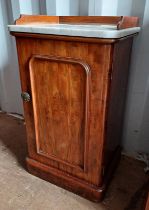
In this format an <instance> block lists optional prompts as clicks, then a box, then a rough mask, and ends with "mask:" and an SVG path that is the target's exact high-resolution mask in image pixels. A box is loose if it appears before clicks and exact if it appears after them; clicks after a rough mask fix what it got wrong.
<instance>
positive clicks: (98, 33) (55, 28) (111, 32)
mask: <svg viewBox="0 0 149 210" xmlns="http://www.w3.org/2000/svg"><path fill="white" fill-rule="evenodd" d="M8 28H9V31H13V32H21V33H37V34H51V35H65V36H79V37H94V38H107V39H109V38H122V37H125V36H128V35H131V34H135V33H137V32H139V31H140V27H134V28H128V29H122V30H117V28H116V26H113V25H96V24H92V25H88V24H86V25H71V24H50V25H48V24H46V25H43V24H42V25H9V26H8Z"/></svg>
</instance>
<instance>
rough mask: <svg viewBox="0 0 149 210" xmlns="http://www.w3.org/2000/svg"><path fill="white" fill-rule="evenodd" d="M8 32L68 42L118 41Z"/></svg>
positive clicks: (16, 35) (20, 35) (110, 42)
mask: <svg viewBox="0 0 149 210" xmlns="http://www.w3.org/2000/svg"><path fill="white" fill-rule="evenodd" d="M10 34H11V35H13V36H15V37H29V38H40V39H51V40H63V41H68V42H69V41H73V42H86V43H88V42H90V43H102V44H112V43H115V42H117V41H119V39H99V38H88V37H79V36H78V37H77V36H75V37H74V36H61V35H49V34H33V33H20V32H10ZM133 36H134V34H133Z"/></svg>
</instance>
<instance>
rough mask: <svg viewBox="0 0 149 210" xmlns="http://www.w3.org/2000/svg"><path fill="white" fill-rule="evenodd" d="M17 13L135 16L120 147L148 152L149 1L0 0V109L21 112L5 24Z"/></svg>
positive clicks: (13, 57) (130, 151)
mask: <svg viewBox="0 0 149 210" xmlns="http://www.w3.org/2000/svg"><path fill="white" fill-rule="evenodd" d="M20 14H47V15H111V16H112V15H126V16H129V15H131V16H139V17H140V25H141V27H142V31H141V32H140V34H139V36H137V37H136V38H135V40H134V45H133V53H132V61H131V69H130V78H129V86H128V96H127V104H126V113H125V122H124V129H123V148H124V152H125V153H127V154H128V155H131V156H133V155H135V153H136V152H137V151H146V152H149V108H148V107H149V41H148V39H149V0H141V1H140V0H125V1H121V0H75V1H74V0H25V1H24V0H0V55H1V57H0V108H1V110H3V111H6V112H12V113H19V114H22V113H23V108H22V102H21V98H20V93H21V89H20V82H19V73H18V62H17V54H16V47H15V40H14V38H13V37H11V36H10V35H9V32H8V30H7V25H8V24H12V23H13V22H14V20H15V19H17V18H18V17H19V15H20Z"/></svg>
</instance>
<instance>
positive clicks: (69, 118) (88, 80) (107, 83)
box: [9, 16, 139, 201]
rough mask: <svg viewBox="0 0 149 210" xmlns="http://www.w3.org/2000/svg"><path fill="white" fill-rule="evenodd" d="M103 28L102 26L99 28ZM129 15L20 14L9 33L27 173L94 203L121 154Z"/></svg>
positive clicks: (132, 26)
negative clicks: (16, 72)
mask: <svg viewBox="0 0 149 210" xmlns="http://www.w3.org/2000/svg"><path fill="white" fill-rule="evenodd" d="M105 25H106V26H107V28H106V26H105ZM137 26H138V18H136V17H50V16H21V18H20V19H19V20H17V21H16V24H15V25H12V26H9V30H10V31H11V34H12V35H14V36H15V37H16V44H17V50H18V59H19V66H20V78H21V85H22V99H23V100H24V112H25V121H26V129H27V142H28V157H27V159H26V160H27V168H28V171H29V172H30V173H31V174H34V175H36V176H38V177H41V178H42V179H45V180H47V181H49V182H52V183H54V184H56V185H58V186H61V187H63V188H65V189H68V190H70V191H72V192H74V193H76V194H79V195H81V196H83V197H85V198H88V199H90V200H92V201H100V200H101V199H102V197H103V194H104V192H105V189H106V186H107V184H108V182H109V179H110V177H111V175H112V172H113V170H114V168H115V166H116V165H117V162H118V160H119V159H120V152H121V149H120V148H121V146H120V140H121V134H122V124H123V113H124V105H125V95H126V90H127V80H128V70H129V62H130V55H131V48H132V41H133V36H134V35H136V33H138V31H139V27H137Z"/></svg>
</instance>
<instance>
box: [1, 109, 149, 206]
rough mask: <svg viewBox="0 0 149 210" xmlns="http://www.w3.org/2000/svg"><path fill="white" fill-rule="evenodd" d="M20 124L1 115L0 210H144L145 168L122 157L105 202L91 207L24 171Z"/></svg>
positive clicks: (24, 141)
mask: <svg viewBox="0 0 149 210" xmlns="http://www.w3.org/2000/svg"><path fill="white" fill-rule="evenodd" d="M26 154H27V148H26V132H25V125H24V122H23V120H21V119H17V118H15V117H12V116H9V115H6V114H4V113H0V210H143V206H144V203H145V198H146V193H147V191H148V175H147V174H145V173H144V171H143V167H144V164H143V163H141V162H139V161H137V160H134V159H132V158H128V157H126V156H122V159H121V161H120V164H119V166H118V168H117V170H116V172H115V174H114V176H113V179H112V182H111V184H110V186H109V188H108V191H107V193H106V196H105V199H104V200H103V202H101V203H93V202H90V201H88V200H86V199H84V198H81V197H79V196H77V195H75V194H73V193H71V192H68V191H66V190H64V189H62V188H59V187H57V186H55V185H53V184H50V183H48V182H46V181H44V180H41V179H39V178H37V177H35V176H32V175H31V174H29V173H28V172H27V171H26V166H25V157H26Z"/></svg>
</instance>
